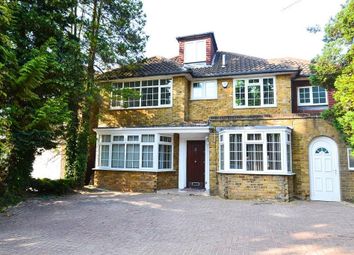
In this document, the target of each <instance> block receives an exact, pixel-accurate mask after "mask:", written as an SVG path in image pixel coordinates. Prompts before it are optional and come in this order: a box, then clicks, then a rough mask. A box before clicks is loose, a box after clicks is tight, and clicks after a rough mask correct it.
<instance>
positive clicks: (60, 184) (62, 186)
mask: <svg viewBox="0 0 354 255" xmlns="http://www.w3.org/2000/svg"><path fill="white" fill-rule="evenodd" d="M74 187H75V182H74V180H71V179H59V180H50V179H47V178H44V179H32V180H31V184H30V191H32V192H36V193H37V194H42V195H64V194H68V193H71V192H73V188H74Z"/></svg>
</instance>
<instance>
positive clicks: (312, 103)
mask: <svg viewBox="0 0 354 255" xmlns="http://www.w3.org/2000/svg"><path fill="white" fill-rule="evenodd" d="M313 87H321V86H300V87H297V105H298V106H317V105H328V91H327V89H325V93H326V102H325V103H314V102H313V93H312V88H313ZM302 88H308V89H309V90H310V102H309V103H300V89H302Z"/></svg>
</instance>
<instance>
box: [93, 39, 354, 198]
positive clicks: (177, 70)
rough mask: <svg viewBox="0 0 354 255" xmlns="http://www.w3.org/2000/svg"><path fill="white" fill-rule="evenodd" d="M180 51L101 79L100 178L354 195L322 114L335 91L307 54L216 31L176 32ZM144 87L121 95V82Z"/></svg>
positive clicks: (220, 189)
mask: <svg viewBox="0 0 354 255" xmlns="http://www.w3.org/2000/svg"><path fill="white" fill-rule="evenodd" d="M177 40H178V43H179V56H178V57H176V58H173V59H166V58H161V57H154V58H150V59H148V60H147V61H146V62H145V63H143V64H142V65H141V67H140V68H139V69H137V70H135V71H130V72H126V71H125V72H124V71H122V70H120V69H116V70H113V71H110V72H107V73H105V74H104V75H102V76H101V77H100V78H99V82H101V83H102V84H109V85H111V84H112V85H113V92H110V93H109V92H104V93H103V95H102V96H103V100H102V105H101V107H100V120H99V127H98V128H97V129H96V130H95V131H96V133H97V148H96V167H95V168H94V184H95V185H96V186H98V187H104V188H108V189H112V190H118V191H137V192H154V191H156V190H160V189H170V188H178V189H181V190H182V189H185V188H196V189H205V190H206V192H209V193H210V194H211V195H219V196H221V197H223V198H229V199H277V200H282V201H288V200H289V199H291V198H292V197H294V196H296V197H299V198H302V199H313V200H327V201H339V200H350V199H354V171H352V168H353V167H354V160H353V159H352V158H350V157H349V154H348V150H347V146H346V145H345V144H344V143H343V141H342V140H341V139H340V137H339V134H338V132H337V131H336V130H335V129H334V127H333V126H332V125H330V123H328V122H327V121H325V120H323V119H321V118H320V116H319V114H320V113H321V112H322V111H323V110H324V109H327V108H328V107H330V106H331V105H332V104H333V98H332V94H333V91H328V92H327V91H326V90H324V89H323V88H321V87H318V86H310V84H309V80H308V77H309V68H308V64H309V63H308V62H307V61H304V60H299V59H261V58H256V57H250V56H245V55H241V54H236V53H230V52H222V51H218V48H217V44H216V40H215V38H214V34H213V33H204V34H198V35H191V36H184V37H178V38H177ZM121 88H130V89H133V90H136V91H137V92H139V93H140V95H141V97H140V98H138V99H129V100H126V101H123V100H122V99H121V98H120V96H119V89H121Z"/></svg>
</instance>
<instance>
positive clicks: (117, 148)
mask: <svg viewBox="0 0 354 255" xmlns="http://www.w3.org/2000/svg"><path fill="white" fill-rule="evenodd" d="M124 151H125V145H124V144H113V145H112V162H111V165H112V167H120V168H124Z"/></svg>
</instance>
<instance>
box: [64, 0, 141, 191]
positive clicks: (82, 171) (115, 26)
mask: <svg viewBox="0 0 354 255" xmlns="http://www.w3.org/2000/svg"><path fill="white" fill-rule="evenodd" d="M77 8H78V10H79V11H78V12H77V13H79V15H78V14H77V13H76V15H77V16H76V18H77V20H78V22H77V23H76V24H75V26H78V28H74V29H73V31H79V32H78V34H75V36H77V38H80V43H81V46H82V50H83V54H84V56H85V62H86V63H87V70H86V74H85V88H84V95H85V97H84V98H83V100H82V103H81V104H80V108H79V110H80V112H81V113H82V115H81V117H80V118H78V115H75V114H74V113H73V114H72V117H73V122H72V123H73V124H74V123H75V124H77V126H75V128H73V127H72V128H70V130H71V131H70V132H71V134H70V135H68V138H70V140H69V142H70V144H69V146H68V147H67V152H66V155H67V159H68V165H67V168H66V169H67V172H66V176H67V177H71V178H74V179H75V180H77V182H78V184H80V185H83V184H84V179H85V176H86V171H87V167H88V165H87V161H88V156H89V155H88V151H89V149H91V150H92V148H94V146H95V139H94V137H95V134H94V133H93V130H92V129H93V128H95V127H96V126H97V123H98V114H97V113H98V107H99V102H100V89H101V88H100V87H99V86H97V85H96V84H95V75H96V72H95V67H96V66H99V67H101V68H104V67H111V66H114V65H117V64H118V65H120V66H130V65H131V66H132V65H133V63H136V62H139V61H141V60H142V59H143V52H144V47H145V43H146V40H147V37H146V35H145V34H144V32H143V28H144V25H145V15H144V14H143V12H142V3H141V1H140V0H110V1H107V0H85V1H78V5H77ZM82 14H83V15H82ZM121 94H122V97H125V96H133V95H132V94H133V92H128V91H127V90H125V91H122V92H121ZM73 148H75V149H76V153H73V152H72V149H73Z"/></svg>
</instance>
